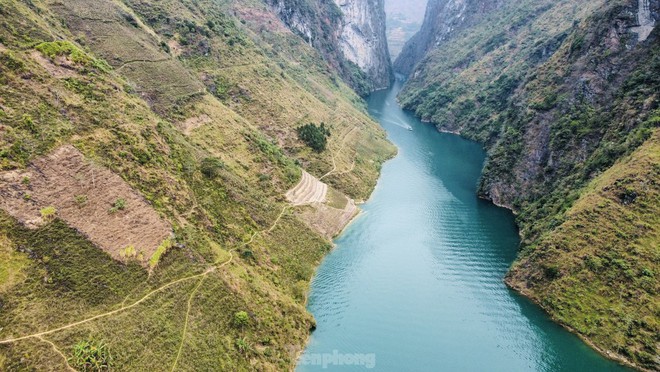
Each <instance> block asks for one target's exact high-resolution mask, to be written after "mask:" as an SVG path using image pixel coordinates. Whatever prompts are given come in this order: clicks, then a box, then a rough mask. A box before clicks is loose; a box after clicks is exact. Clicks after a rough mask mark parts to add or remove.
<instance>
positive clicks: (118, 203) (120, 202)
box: [108, 198, 126, 213]
mask: <svg viewBox="0 0 660 372" xmlns="http://www.w3.org/2000/svg"><path fill="white" fill-rule="evenodd" d="M124 209H126V199H124V198H117V200H115V202H114V203H112V207H110V209H109V210H108V211H109V212H110V213H116V212H117V211H123V210H124Z"/></svg>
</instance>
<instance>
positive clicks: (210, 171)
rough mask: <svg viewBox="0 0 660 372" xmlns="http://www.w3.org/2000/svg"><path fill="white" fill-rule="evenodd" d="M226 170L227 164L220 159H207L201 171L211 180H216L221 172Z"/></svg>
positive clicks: (203, 162) (203, 161)
mask: <svg viewBox="0 0 660 372" xmlns="http://www.w3.org/2000/svg"><path fill="white" fill-rule="evenodd" d="M224 168H225V163H223V162H222V160H220V159H218V158H205V159H204V160H202V164H201V166H200V171H201V172H202V174H203V175H204V176H205V177H206V178H209V179H215V178H217V177H219V176H220V171H222V170H223V169H224Z"/></svg>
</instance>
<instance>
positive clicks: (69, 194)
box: [0, 145, 172, 266]
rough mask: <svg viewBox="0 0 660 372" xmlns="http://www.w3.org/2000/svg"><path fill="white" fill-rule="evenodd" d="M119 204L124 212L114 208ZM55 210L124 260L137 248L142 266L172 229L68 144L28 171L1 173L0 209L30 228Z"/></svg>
mask: <svg viewBox="0 0 660 372" xmlns="http://www.w3.org/2000/svg"><path fill="white" fill-rule="evenodd" d="M118 200H123V201H124V204H125V208H123V209H118V210H113V206H114V205H115V204H116V203H117V201H118ZM47 207H54V208H55V209H56V211H57V212H56V214H57V216H58V217H59V218H61V219H62V220H64V221H65V222H66V223H67V224H68V225H69V226H71V227H73V228H75V229H76V230H78V231H79V232H80V233H82V234H83V235H85V236H86V237H87V238H88V239H89V240H90V241H91V242H92V243H94V244H95V245H96V246H98V247H100V248H101V249H103V250H104V251H105V252H107V253H108V254H110V256H112V257H113V258H114V259H117V260H121V261H124V260H125V258H124V257H122V254H121V252H122V251H123V250H124V249H125V248H127V247H129V246H133V247H134V248H135V250H136V255H137V256H136V257H135V258H138V259H140V262H141V263H142V264H143V265H145V266H146V265H147V264H148V260H149V258H150V257H151V256H152V255H153V253H154V252H155V251H156V249H157V248H158V246H159V245H160V244H161V243H162V242H163V241H164V240H165V239H167V238H169V237H170V236H171V235H172V228H171V226H170V225H169V223H167V222H166V221H165V220H163V219H162V218H160V216H159V215H158V214H157V213H156V211H155V210H154V209H153V208H152V207H151V206H150V205H149V203H147V201H146V200H145V199H144V198H143V197H142V196H141V195H140V194H138V193H137V192H136V191H135V190H133V189H132V188H131V187H130V186H129V185H128V184H127V183H126V182H125V181H124V180H123V179H122V178H121V177H119V176H118V175H117V174H115V173H113V172H112V171H110V170H108V169H106V168H103V167H100V166H98V165H95V164H93V163H92V162H90V161H89V160H87V159H85V157H84V156H83V155H82V154H81V153H80V152H79V151H78V150H77V149H76V148H74V147H73V146H70V145H65V146H62V147H60V148H58V149H56V150H55V151H53V152H52V153H51V154H50V155H47V156H44V157H42V158H40V159H37V160H36V161H34V162H33V163H32V164H30V165H29V166H28V167H27V168H26V169H25V170H20V171H9V172H4V173H0V208H2V209H4V210H6V211H7V212H8V213H9V214H10V215H12V216H13V217H15V218H16V219H18V220H19V221H20V222H21V223H23V224H24V225H26V226H28V227H30V228H36V227H39V226H42V225H43V224H44V223H45V221H44V218H43V217H42V213H41V211H42V210H43V209H44V208H47Z"/></svg>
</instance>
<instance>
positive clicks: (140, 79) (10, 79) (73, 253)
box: [0, 0, 394, 370]
mask: <svg viewBox="0 0 660 372" xmlns="http://www.w3.org/2000/svg"><path fill="white" fill-rule="evenodd" d="M0 25H1V27H0V72H1V73H0V167H1V169H2V170H1V172H0V180H1V181H2V182H0V197H1V198H3V201H11V202H12V205H18V206H27V207H30V208H32V209H35V208H36V210H37V211H38V214H40V216H38V219H39V220H40V222H39V223H38V224H36V225H28V224H23V223H20V222H19V221H18V220H17V219H16V218H15V215H16V213H17V211H18V210H19V209H11V210H10V209H8V210H2V211H0V370H31V369H35V370H65V369H67V368H69V365H71V366H73V367H76V368H81V367H80V365H79V364H78V363H80V362H81V360H80V359H76V358H74V350H78V351H81V350H82V351H81V352H84V350H86V349H84V345H85V342H89V343H91V344H92V345H96V346H98V345H100V344H103V345H104V346H103V347H102V348H101V350H104V351H103V352H104V353H105V350H107V351H108V352H109V353H110V354H111V355H112V361H111V364H112V366H113V367H114V368H115V369H117V370H161V369H169V368H173V367H176V368H178V369H182V370H211V369H218V368H219V369H223V370H248V369H250V370H251V369H258V370H276V369H277V370H281V369H290V368H291V367H292V366H293V363H294V362H295V358H296V355H297V353H298V352H299V351H300V350H301V348H302V347H303V345H304V342H305V340H306V339H307V336H308V332H309V329H310V328H312V327H313V319H312V318H311V317H310V316H309V315H308V314H307V312H306V310H305V307H304V300H305V299H304V297H305V293H306V290H307V286H308V281H309V279H310V277H311V274H312V273H313V270H314V268H315V266H316V265H317V264H318V262H319V260H320V259H321V257H322V256H323V255H324V254H325V252H327V250H328V249H329V248H330V244H329V242H328V241H327V240H326V239H325V238H323V237H321V236H320V235H319V234H318V233H317V232H315V231H313V230H311V229H310V228H308V227H307V225H306V224H305V223H303V221H301V220H300V219H299V218H298V217H297V216H298V215H300V214H301V212H299V211H298V210H297V208H298V207H294V206H291V205H290V204H288V203H287V202H285V199H284V194H285V192H286V190H288V189H289V188H291V187H293V186H294V185H295V184H296V183H297V182H298V180H299V178H300V177H301V169H300V167H299V165H303V166H304V168H305V169H306V170H307V171H309V172H310V173H312V174H314V175H316V176H319V177H320V176H323V175H327V177H325V178H324V181H325V182H327V183H330V184H331V185H334V186H335V189H333V190H332V192H333V193H339V192H340V191H343V192H345V193H347V194H349V195H351V196H352V197H356V198H366V197H367V196H368V195H369V193H370V191H371V189H372V188H373V185H374V184H375V181H376V179H377V176H378V171H379V168H380V164H381V163H382V162H383V161H384V160H385V159H387V158H388V157H390V156H391V155H392V154H393V152H394V149H393V148H392V146H391V145H389V144H388V143H387V142H386V140H385V136H384V133H382V131H381V130H380V129H379V128H378V126H377V124H375V123H374V122H372V121H371V120H370V119H369V117H368V116H367V115H366V113H365V111H364V109H363V107H362V103H361V100H360V99H359V97H358V96H357V95H356V94H355V93H353V92H352V91H351V90H350V89H349V88H348V87H347V86H345V85H344V84H343V83H341V80H340V79H339V78H338V77H337V76H336V73H335V72H334V71H333V70H332V69H331V68H330V67H329V66H328V65H327V64H326V63H325V61H324V60H323V59H322V56H321V55H319V53H317V52H316V51H315V50H314V49H313V48H311V47H310V46H308V45H306V43H305V42H304V41H303V40H302V39H300V38H299V37H298V36H296V35H294V34H293V33H291V32H290V31H289V30H288V29H287V28H286V27H285V26H284V25H283V24H282V23H280V21H279V19H278V18H277V16H276V15H275V14H273V13H272V12H271V11H270V10H269V9H268V8H267V7H266V6H265V5H264V4H263V3H262V2H260V1H249V0H246V1H241V2H234V1H226V2H222V1H220V2H219V1H186V0H181V1H174V0H171V1H159V2H149V1H141V0H135V1H133V0H131V1H114V0H102V1H87V0H72V1H66V2H60V1H38V0H33V1H30V2H21V1H14V0H1V1H0ZM309 122H314V123H319V122H325V123H326V125H328V126H329V127H330V128H331V129H330V130H331V137H330V139H329V147H328V150H326V151H325V152H322V153H316V152H314V151H312V150H310V149H308V148H307V147H306V146H304V144H303V143H301V142H300V141H298V140H297V137H296V135H295V128H296V127H297V126H299V125H301V124H306V123H309ZM71 146H73V147H71ZM62 149H64V150H62ZM58 167H69V168H67V169H70V170H71V172H70V174H61V178H59V179H56V178H52V177H51V176H50V175H51V174H52V172H49V171H48V170H50V169H51V168H52V169H55V170H57V169H60V168H58ZM40 169H45V170H47V171H44V172H43V174H40V175H39V177H38V178H37V177H36V176H32V177H30V176H26V175H29V174H33V173H30V172H39V170H40ZM337 169H338V170H340V171H341V173H343V174H341V176H338V175H337V174H338V173H340V171H337ZM333 171H335V172H333ZM60 173H61V172H60ZM34 174H36V173H34ZM58 174H59V173H58ZM48 182H53V183H55V182H57V184H53V186H54V187H52V189H53V190H52V192H56V193H57V195H59V197H54V196H53V195H52V192H51V190H50V188H48ZM61 183H65V184H61ZM117 185H119V186H117ZM63 186H66V187H63ZM70 190H73V191H71V192H69V191H70ZM337 190H339V191H337ZM100 192H103V194H102V195H101V194H99V193H100ZM340 195H341V194H340ZM44 203H48V204H44ZM3 205H4V204H3ZM27 207H26V208H27ZM76 208H77V210H78V215H76V218H78V219H77V220H76V221H78V222H76V223H80V224H84V221H85V217H86V216H88V217H89V219H88V220H89V221H96V220H97V219H99V218H106V219H107V220H108V221H112V222H111V223H110V222H108V226H111V227H113V228H116V227H119V228H121V226H125V225H126V224H131V223H134V222H135V223H139V222H144V221H133V218H132V217H131V216H150V217H149V218H156V219H160V220H161V221H164V224H163V226H164V227H163V229H162V230H163V231H167V230H168V229H171V231H172V233H171V235H170V236H169V237H168V238H166V239H164V240H163V242H162V243H161V244H160V245H159V246H158V247H156V246H153V247H152V246H150V247H142V246H140V245H139V243H131V244H129V245H127V246H126V247H124V248H122V249H120V250H119V252H116V255H113V256H112V257H115V258H116V259H113V258H112V257H111V255H110V254H108V253H107V252H108V251H109V250H110V249H115V248H114V246H111V247H110V248H107V249H108V251H104V249H106V248H105V247H104V246H103V245H95V244H93V243H92V242H96V241H98V240H97V239H96V237H97V235H96V234H97V231H96V230H94V229H84V228H80V229H79V230H77V229H74V228H72V226H73V225H71V224H69V221H71V218H72V217H70V216H71V213H72V211H75V210H76ZM32 209H30V210H32ZM138 209H139V212H140V213H138ZM26 210H27V209H26ZM294 212H295V213H294ZM92 217H93V218H92ZM159 231H160V230H159ZM106 232H107V231H101V232H100V233H106ZM146 233H148V231H145V234H146ZM131 234H132V233H131ZM159 234H160V232H159ZM101 235H102V234H101ZM114 236H115V238H116V240H117V241H122V239H123V238H125V236H122V233H121V230H119V231H118V232H114ZM154 236H157V237H160V236H161V235H154ZM147 248H149V249H147ZM76 345H77V349H76V348H75V347H76ZM87 350H88V349H87Z"/></svg>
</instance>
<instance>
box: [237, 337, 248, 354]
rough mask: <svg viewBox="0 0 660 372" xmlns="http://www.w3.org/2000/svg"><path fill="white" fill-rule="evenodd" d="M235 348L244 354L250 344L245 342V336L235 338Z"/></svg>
mask: <svg viewBox="0 0 660 372" xmlns="http://www.w3.org/2000/svg"><path fill="white" fill-rule="evenodd" d="M236 348H237V349H238V352H239V353H241V354H245V353H247V352H248V351H250V349H251V348H250V344H249V343H248V342H247V340H246V339H245V337H243V338H239V339H236Z"/></svg>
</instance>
